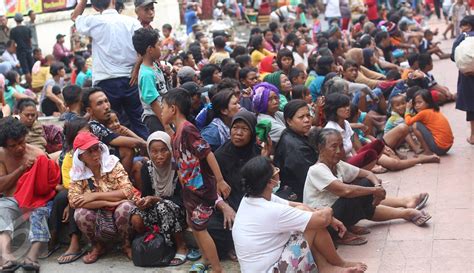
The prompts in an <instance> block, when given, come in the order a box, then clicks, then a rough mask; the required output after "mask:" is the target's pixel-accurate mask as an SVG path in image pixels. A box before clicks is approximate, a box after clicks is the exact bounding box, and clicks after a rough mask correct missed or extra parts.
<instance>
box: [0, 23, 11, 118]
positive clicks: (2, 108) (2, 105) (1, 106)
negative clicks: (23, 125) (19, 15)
mask: <svg viewBox="0 0 474 273" xmlns="http://www.w3.org/2000/svg"><path fill="white" fill-rule="evenodd" d="M0 18H1V17H0ZM11 112H12V108H10V105H8V104H7V103H6V101H5V76H3V74H0V118H4V117H8V116H9V115H11Z"/></svg>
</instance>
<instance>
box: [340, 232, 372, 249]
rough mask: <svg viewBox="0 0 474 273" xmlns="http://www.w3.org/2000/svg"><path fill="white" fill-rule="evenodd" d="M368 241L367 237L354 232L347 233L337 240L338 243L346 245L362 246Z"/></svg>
mask: <svg viewBox="0 0 474 273" xmlns="http://www.w3.org/2000/svg"><path fill="white" fill-rule="evenodd" d="M366 243H367V238H365V237H362V236H357V235H354V234H347V233H346V235H345V236H344V237H343V238H342V239H338V240H337V241H336V244H338V245H346V246H360V245H364V244H366Z"/></svg>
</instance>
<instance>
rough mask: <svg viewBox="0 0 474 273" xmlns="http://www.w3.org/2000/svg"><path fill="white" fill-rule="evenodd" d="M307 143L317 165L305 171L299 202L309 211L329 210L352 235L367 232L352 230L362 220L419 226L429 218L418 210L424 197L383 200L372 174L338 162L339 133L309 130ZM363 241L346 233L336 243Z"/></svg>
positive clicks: (341, 147) (378, 182) (341, 150)
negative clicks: (317, 154)
mask: <svg viewBox="0 0 474 273" xmlns="http://www.w3.org/2000/svg"><path fill="white" fill-rule="evenodd" d="M309 142H310V143H311V145H312V146H313V147H314V148H315V149H317V150H318V151H319V159H318V162H317V163H316V164H315V165H313V166H311V168H309V171H308V176H307V177H306V182H305V186H304V194H303V202H304V203H305V204H307V205H309V206H310V207H311V208H324V207H332V209H333V211H334V217H336V218H337V219H339V220H341V221H342V223H343V224H344V225H345V226H346V227H347V228H348V229H349V230H350V231H351V230H352V232H353V233H355V234H356V235H357V233H358V234H363V233H367V232H368V231H367V230H364V228H360V227H354V226H355V224H357V223H358V222H359V221H360V220H362V219H368V220H372V221H377V222H378V221H387V220H392V219H405V220H407V221H410V222H412V223H414V224H415V225H417V226H421V225H423V224H425V223H426V222H427V221H428V220H429V219H430V218H431V216H430V215H429V214H428V213H427V212H425V211H422V210H421V209H422V208H423V207H424V206H425V204H426V201H427V199H428V194H426V193H422V194H417V195H414V196H410V197H399V198H396V197H386V192H385V189H384V188H383V186H382V181H381V180H380V179H378V178H377V177H376V176H375V175H374V174H373V173H372V172H370V171H367V170H364V169H359V168H357V167H355V166H353V165H351V164H348V163H346V162H344V161H342V159H343V158H344V154H345V152H344V144H343V139H342V136H341V134H340V132H339V131H337V130H335V129H323V130H319V129H313V130H312V131H311V132H310V134H309ZM332 233H333V234H335V233H336V232H333V231H332ZM365 242H366V240H365V238H363V237H358V236H354V235H351V234H348V235H347V236H346V237H344V238H343V239H342V240H341V242H340V243H344V244H361V243H365Z"/></svg>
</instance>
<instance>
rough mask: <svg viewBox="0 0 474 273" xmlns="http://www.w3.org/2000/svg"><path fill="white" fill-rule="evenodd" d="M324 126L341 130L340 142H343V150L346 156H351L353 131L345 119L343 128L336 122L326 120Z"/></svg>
mask: <svg viewBox="0 0 474 273" xmlns="http://www.w3.org/2000/svg"><path fill="white" fill-rule="evenodd" d="M324 128H332V129H336V130H337V131H339V132H341V134H342V143H343V144H344V151H345V152H346V156H351V154H352V139H351V138H352V135H353V134H354V131H352V128H351V125H350V124H349V122H348V121H347V120H344V129H343V128H341V126H339V124H338V123H337V122H334V121H328V123H327V124H326V126H325V127H324Z"/></svg>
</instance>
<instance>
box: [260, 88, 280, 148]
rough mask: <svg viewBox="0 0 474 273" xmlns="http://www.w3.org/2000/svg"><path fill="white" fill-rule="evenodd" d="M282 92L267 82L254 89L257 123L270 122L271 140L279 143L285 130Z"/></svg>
mask: <svg viewBox="0 0 474 273" xmlns="http://www.w3.org/2000/svg"><path fill="white" fill-rule="evenodd" d="M279 94H280V92H279V91H278V88H276V87H275V86H274V85H273V84H269V83H266V82H262V83H259V84H257V85H255V86H254V88H253V97H252V104H253V109H254V112H255V113H256V114H257V121H258V122H261V121H262V120H269V121H270V122H271V124H272V127H271V129H270V133H269V135H270V138H271V139H272V141H273V142H275V143H277V142H278V141H279V140H280V136H281V133H282V132H283V130H285V128H286V127H285V121H284V119H283V112H281V111H279V110H278V109H279V106H280V95H279Z"/></svg>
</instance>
